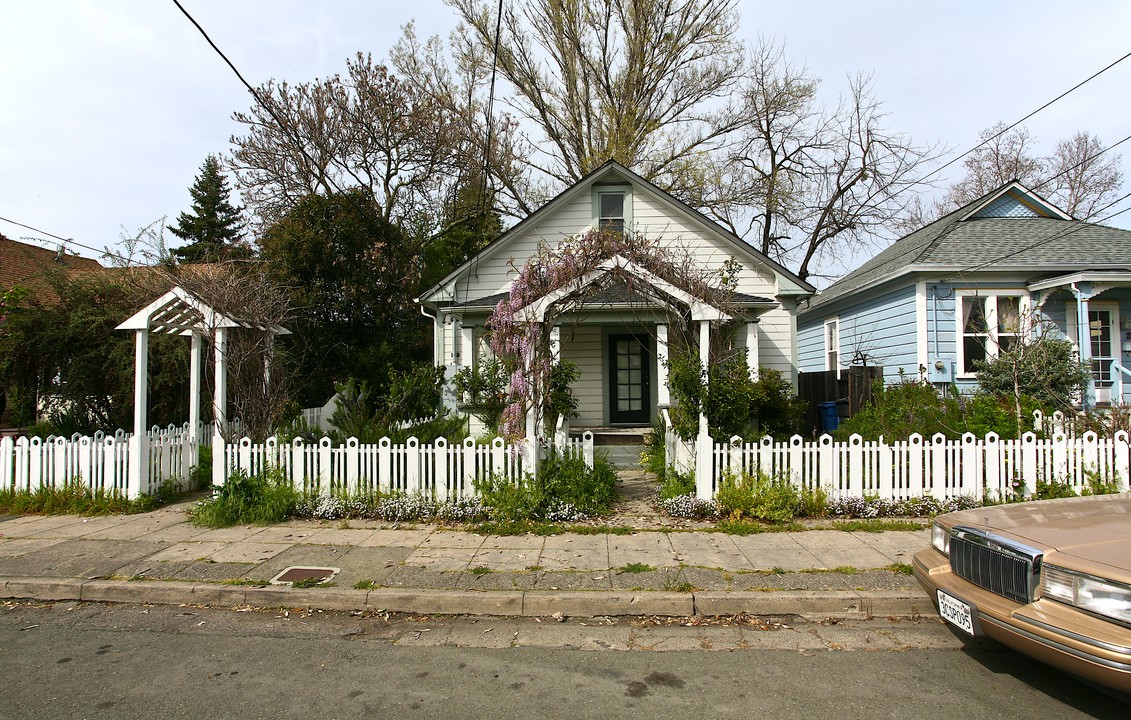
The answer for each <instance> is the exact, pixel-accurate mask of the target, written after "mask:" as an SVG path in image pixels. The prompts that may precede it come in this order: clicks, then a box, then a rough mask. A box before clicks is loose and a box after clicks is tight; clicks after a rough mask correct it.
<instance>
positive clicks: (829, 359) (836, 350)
mask: <svg viewBox="0 0 1131 720" xmlns="http://www.w3.org/2000/svg"><path fill="white" fill-rule="evenodd" d="M839 357H840V320H839V319H837V318H833V319H832V320H826V321H825V370H840V364H839Z"/></svg>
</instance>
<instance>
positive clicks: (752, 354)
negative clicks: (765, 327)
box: [746, 322, 760, 380]
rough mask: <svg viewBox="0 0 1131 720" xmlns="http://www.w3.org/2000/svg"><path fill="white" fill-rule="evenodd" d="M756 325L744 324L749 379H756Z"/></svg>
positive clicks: (754, 323)
mask: <svg viewBox="0 0 1131 720" xmlns="http://www.w3.org/2000/svg"><path fill="white" fill-rule="evenodd" d="M759 362H760V361H759V359H758V323H757V322H748V323H746V369H747V370H749V371H750V379H751V380H757V379H758V365H759Z"/></svg>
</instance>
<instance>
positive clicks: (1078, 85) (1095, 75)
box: [923, 52, 1131, 181]
mask: <svg viewBox="0 0 1131 720" xmlns="http://www.w3.org/2000/svg"><path fill="white" fill-rule="evenodd" d="M1129 57H1131V52H1129V53H1127V54H1126V55H1124V56H1123V57H1121V58H1119V59H1118V60H1116V61H1115V62H1112V63H1111V64H1110V65H1107V66H1106V67H1104V68H1102V69H1100V70H1097V71H1096V72H1094V73H1092V74H1091V75H1090V76H1088V77H1087V78H1085V79H1084V80H1081V81H1080V82H1078V83H1076V84H1075V85H1073V86H1072V87H1070V88H1069V89H1067V90H1065V91H1064V92H1062V93H1061V94H1059V95H1057V96H1056V97H1054V98H1053V99H1052V100H1049V101H1048V102H1046V103H1045V104H1044V105H1041V106H1040V107H1039V108H1037V109H1036V110H1033V111H1032V112H1030V113H1029V114H1028V115H1026V116H1025V117H1023V118H1021V119H1020V120H1018V121H1017V122H1015V123H1013V124H1012V125H1009V126H1008V127H1005V128H1003V129H1002V130H1001V131H1000V132H997V133H995V134H994V135H992V136H990V137H988V138H986V139H985V140H983V141H982V142H980V143H978V144H977V145H975V146H974V147H972V148H970V149H969V150H967V151H966V152H964V153H962V154H961V155H958V156H956V157H954V158H951V159H950V160H948V161H947V162H945V163H943V164H942V165H940V166H939V167H937V168H935V169H934V171H932V172H931V173H930V174H928V175H927V176H926V177H924V178H923V180H924V181H926V180H927V179H928V178H930V177H932V176H934V175H937V174H938V173H940V172H942V171H943V170H945V169H946V168H948V167H950V166H951V165H953V164H954V163H956V162H958V161H959V160H961V159H962V158H964V157H966V156H967V155H969V154H970V153H972V152H974V151H975V150H977V149H978V148H980V147H982V146H983V145H986V144H987V143H990V142H993V141H994V140H996V139H998V138H999V137H1001V136H1002V135H1004V134H1005V133H1007V132H1009V131H1010V130H1012V129H1013V128H1015V127H1017V126H1018V125H1020V124H1021V123H1023V122H1025V121H1026V120H1028V119H1029V118H1031V117H1033V116H1034V115H1036V114H1037V113H1039V112H1041V111H1042V110H1044V109H1045V108H1047V107H1049V106H1050V105H1052V104H1054V103H1056V102H1059V101H1060V100H1062V99H1063V98H1065V97H1066V96H1068V95H1069V94H1071V93H1073V92H1075V91H1077V90H1079V89H1080V88H1082V87H1084V86H1085V85H1087V84H1088V83H1090V82H1091V81H1093V80H1095V79H1096V78H1098V77H1099V76H1100V75H1103V74H1104V73H1105V72H1107V71H1108V70H1111V69H1112V68H1113V67H1115V66H1116V65H1118V64H1119V63H1121V62H1123V61H1124V60H1126V59H1127V58H1129Z"/></svg>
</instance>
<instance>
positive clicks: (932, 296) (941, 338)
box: [926, 279, 1063, 392]
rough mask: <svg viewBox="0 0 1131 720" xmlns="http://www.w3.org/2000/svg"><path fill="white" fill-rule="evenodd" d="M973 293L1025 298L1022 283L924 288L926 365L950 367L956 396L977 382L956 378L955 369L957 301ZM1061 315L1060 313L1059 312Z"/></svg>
mask: <svg viewBox="0 0 1131 720" xmlns="http://www.w3.org/2000/svg"><path fill="white" fill-rule="evenodd" d="M973 290H983V291H987V292H989V291H1003V290H1004V291H1015V292H1017V293H1018V294H1020V295H1028V289H1027V288H1026V286H1025V284H1024V283H1023V282H1020V281H1017V280H1001V279H987V280H985V281H982V282H971V283H965V284H961V285H960V284H957V283H954V284H952V283H928V284H927V318H926V323H927V362H928V363H933V362H935V360H943V361H945V362H949V363H951V365H952V366H953V367H954V374H953V379H954V385H955V386H956V387H957V388H958V390H959V391H960V392H973V391H974V390H976V389H977V387H978V382H977V380H975V379H974V378H971V377H959V372H960V368H959V367H958V318H957V315H956V313H957V312H958V302H957V298H958V296H959V295H960V294H962V293H968V292H970V291H973ZM1061 313H1062V314H1063V309H1062V311H1061Z"/></svg>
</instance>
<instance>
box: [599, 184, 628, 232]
mask: <svg viewBox="0 0 1131 720" xmlns="http://www.w3.org/2000/svg"><path fill="white" fill-rule="evenodd" d="M597 208H598V216H597V221H598V227H599V228H600V229H601V230H604V231H607V232H615V233H623V232H624V193H623V192H603V193H598V195H597Z"/></svg>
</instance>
